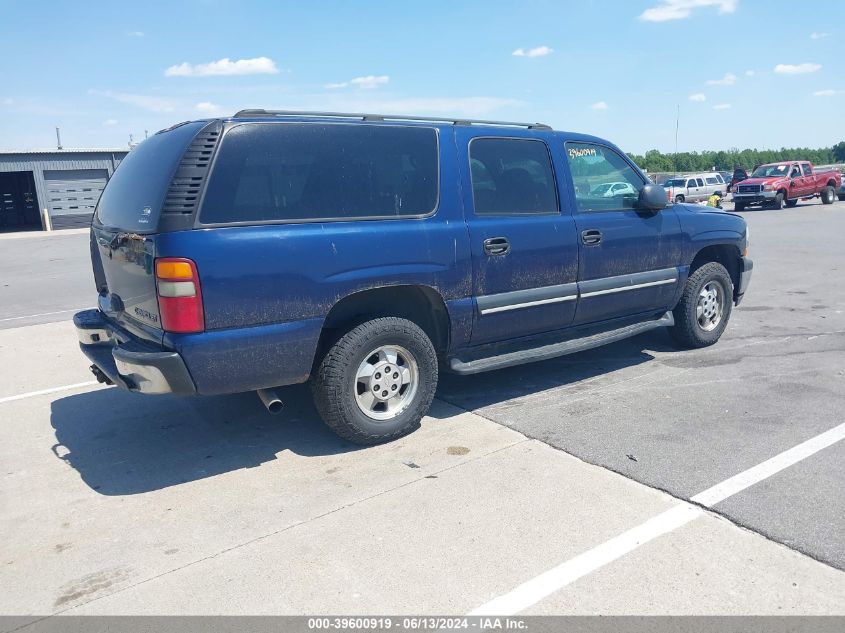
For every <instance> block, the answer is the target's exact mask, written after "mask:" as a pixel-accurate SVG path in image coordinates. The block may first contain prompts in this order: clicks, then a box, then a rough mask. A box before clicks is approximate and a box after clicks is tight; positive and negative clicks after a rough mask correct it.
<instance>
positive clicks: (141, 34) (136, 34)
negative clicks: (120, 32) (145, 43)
mask: <svg viewBox="0 0 845 633" xmlns="http://www.w3.org/2000/svg"><path fill="white" fill-rule="evenodd" d="M126 34H127V35H128V36H129V37H144V35H146V33H144V32H143V31H129V32H128V33H126Z"/></svg>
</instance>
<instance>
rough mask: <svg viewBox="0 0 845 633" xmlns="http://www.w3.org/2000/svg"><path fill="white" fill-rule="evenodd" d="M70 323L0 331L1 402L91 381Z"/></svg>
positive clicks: (74, 331) (91, 376)
mask: <svg viewBox="0 0 845 633" xmlns="http://www.w3.org/2000/svg"><path fill="white" fill-rule="evenodd" d="M90 365H91V363H90V361H88V359H87V358H85V355H84V354H83V353H82V352H81V351H80V350H79V342H78V339H77V338H76V330H75V328H74V327H73V323H72V322H70V321H64V322H61V323H48V324H44V325H34V326H30V327H26V328H15V329H6V330H3V329H0V377H2V380H0V398H4V397H8V396H15V395H19V394H22V393H29V392H31V391H38V390H40V389H49V388H53V387H60V386H62V385H72V384H77V383H81V382H89V381H92V380H94V375H93V374H92V373H91V372H90V371H89V370H88V367H89V366H90Z"/></svg>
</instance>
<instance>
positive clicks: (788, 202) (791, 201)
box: [786, 198, 798, 209]
mask: <svg viewBox="0 0 845 633" xmlns="http://www.w3.org/2000/svg"><path fill="white" fill-rule="evenodd" d="M796 204H798V198H795V199H794V200H787V201H786V206H788V207H789V208H790V209H791V208H792V207H794V206H795V205H796Z"/></svg>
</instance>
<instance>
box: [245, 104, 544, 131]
mask: <svg viewBox="0 0 845 633" xmlns="http://www.w3.org/2000/svg"><path fill="white" fill-rule="evenodd" d="M263 116H266V117H319V118H337V119H361V120H362V121H423V122H430V123H451V124H452V125H504V126H508V127H524V128H528V129H529V130H551V129H552V128H551V126H549V125H546V124H545V123H514V122H513V121H486V120H483V119H454V118H444V117H433V116H406V115H404V114H362V113H355V112H309V111H298V110H263V109H260V108H258V109H247V110H240V111H239V112H236V113H235V115H234V118H236V119H242V118H250V117H263Z"/></svg>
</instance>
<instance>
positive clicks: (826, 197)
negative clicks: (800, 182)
mask: <svg viewBox="0 0 845 633" xmlns="http://www.w3.org/2000/svg"><path fill="white" fill-rule="evenodd" d="M835 197H836V191H835V190H834V188H833V187H825V188H824V191H822V204H833V200H834V198H835Z"/></svg>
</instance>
